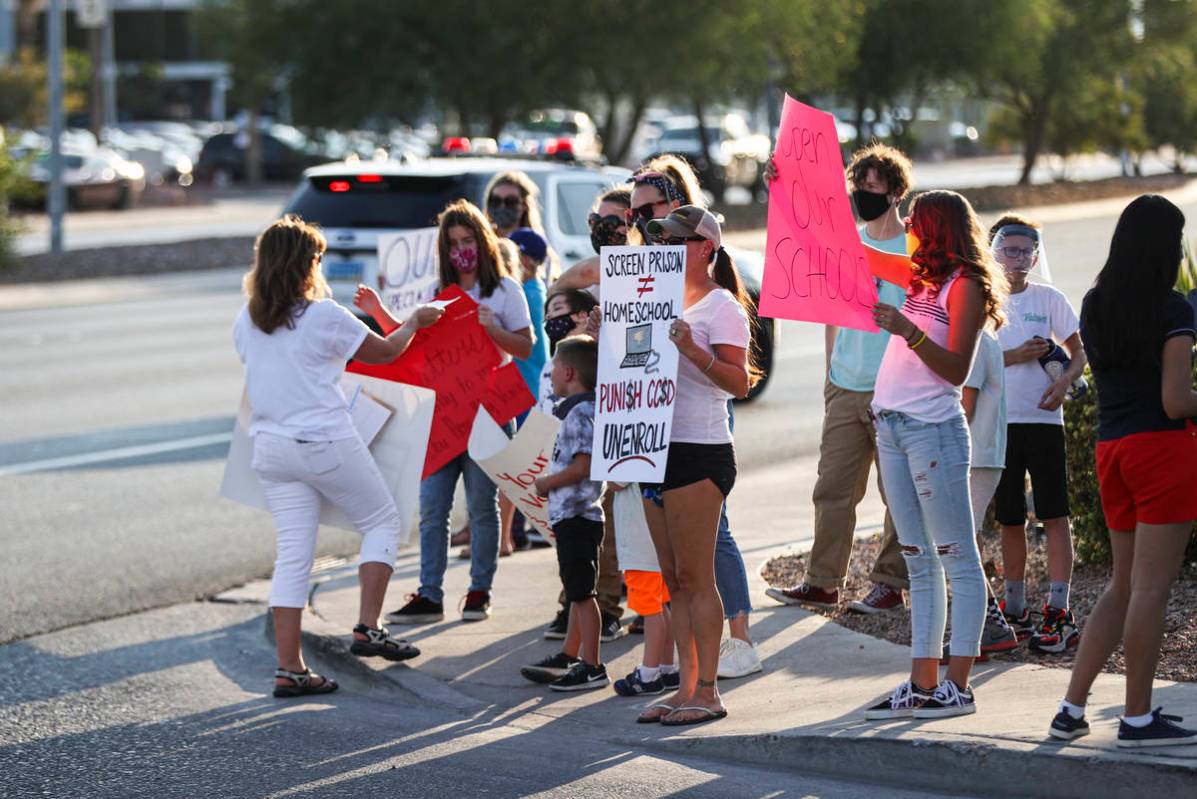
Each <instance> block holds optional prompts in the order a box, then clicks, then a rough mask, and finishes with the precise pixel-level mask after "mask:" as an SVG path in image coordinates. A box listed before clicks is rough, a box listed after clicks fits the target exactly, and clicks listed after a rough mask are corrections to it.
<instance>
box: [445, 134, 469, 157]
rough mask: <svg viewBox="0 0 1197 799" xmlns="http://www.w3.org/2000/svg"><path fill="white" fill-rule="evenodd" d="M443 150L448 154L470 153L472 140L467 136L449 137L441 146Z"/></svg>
mask: <svg viewBox="0 0 1197 799" xmlns="http://www.w3.org/2000/svg"><path fill="white" fill-rule="evenodd" d="M441 150H442V151H443V152H446V153H468V152H469V151H470V140H469V139H468V138H466V137H465V136H449V137H448V138H446V139H445V141H444V143H442V144H441Z"/></svg>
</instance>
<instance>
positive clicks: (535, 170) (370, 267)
mask: <svg viewBox="0 0 1197 799" xmlns="http://www.w3.org/2000/svg"><path fill="white" fill-rule="evenodd" d="M510 169H519V170H522V171H524V172H526V173H527V174H528V176H529V177H530V178H532V180H533V181H534V182H535V183H536V184H537V186H538V187H539V188H540V198H541V203H542V207H541V216H542V219H543V220H544V225H545V232H546V234H547V238H548V241H549V245H550V246H551V247H552V248H553V250H554V251H555V252H556V253H557V255H558V257H559V258H560V260H561V265H562V267H563V268H568V267H570V266H572V265H573V264H575V263H577V262H578V261H580V260H582V259H583V258H585V257H587V256H590V255H593V254H594V250H593V248H592V246H591V244H590V227H589V224H588V221H587V217H588V216H589V214H590V209H591V207H592V205H593V204H594V201H595V199H596V198H597V197H598V195H599V194H600V193H601V192H602V191H603V190H605V189H607V188H609V187H610V186H612V185H614V184H617V183H622V182H624V181H626V180H627V179H628V177H629V176H630V174H631V173H630V172H629V171H628V170H626V169H621V168H616V167H601V168H591V167H583V166H577V165H572V164H564V163H560V162H556V161H553V160H532V159H522V158H520V159H517V158H473V157H459V158H430V159H427V160H424V161H420V162H416V163H413V164H400V163H396V162H394V161H390V162H374V163H370V162H356V163H345V162H342V163H333V164H325V165H323V166H319V167H314V168H312V169H309V170H307V171H306V172H305V173H304V175H303V177H302V178H301V179H300V181H299V185H298V186H297V187H296V189H295V192H294V193H293V194H292V195H291V197H290V199H289V200H288V201H287V203H286V206H285V207H284V208H283V213H291V214H298V215H299V216H301V217H303V218H304V219H306V220H307V221H309V222H314V223H316V224H318V225H320V226H321V227H322V228H323V229H324V235H325V237H326V238H327V239H328V250H327V252H325V254H324V259H323V262H322V263H323V268H324V276H325V279H326V280H327V281H328V284H329V286H330V287H331V288H332V292H333V298H334V299H335V300H336V301H337V302H339V303H341V304H342V305H344V306H345V307H346V308H349V309H350V310H352V311H354V313H357V314H358V315H359V316H362V314H360V313H359V312H358V311H357V309H355V308H354V307H353V294H354V291H355V290H356V288H357V284H358V283H365V284H366V285H368V286H376V287H378V288H379V289H380V290H381V289H382V287H383V283H382V281H381V280H380V276H379V273H378V239H379V237H380V236H382V235H385V234H387V233H395V232H399V231H402V230H411V229H418V228H425V227H432V226H434V225H435V224H436V217H437V214H439V213H440V212H441V210H442V209H443V208H444V207H445V205H447V204H448V203H449V202H451V201H453V200H456V199H460V198H465V199H468V200H470V201H471V202H473V203H475V204H476V205H478V206H479V207H484V206H485V201H486V198H485V196H484V192H485V191H486V185H487V183H488V182H489V181H490V179H491V178H492V177H493V176H494V175H495V174H496V173H498V172H503V171H506V170H510ZM728 250H729V251H730V252H731V254H732V257H733V259H734V260H735V262H736V265H737V267H738V269H739V272H740V276H741V278H742V279H743V281H744V283H745V286H746V287H747V288H748V291H749V293H750V294H751V295H752V297H753V299H754V300H756V299H758V298H759V297H760V286H761V276H762V273H763V270H764V257H763V256H762V255H761V254H760V253H755V252H751V251H748V250H741V249H739V248H732V247H728ZM362 318H363V321H366V322H367V324H370V325H371V326H373V322H372V320H369V319H367V318H366V317H364V316H362ZM753 324H754V327H755V330H756V337H757V338H756V341H757V347H758V352H757V359H758V361H759V363H760V364H761V366H762V367H765V368H766V369H768V368H769V367H771V366H772V361H773V341H774V339H775V335H776V330H775V323H774V321H773V320H772V319H762V318H754V320H753ZM764 386H765V381H762V382H761V383H760V384H758V386H757V388H756V390H755V391H754V392H753V394H752V396H756V395H757V394H759V393H760V392H761V391H763V390H764Z"/></svg>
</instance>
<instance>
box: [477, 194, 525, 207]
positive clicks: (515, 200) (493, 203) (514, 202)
mask: <svg viewBox="0 0 1197 799" xmlns="http://www.w3.org/2000/svg"><path fill="white" fill-rule="evenodd" d="M523 202H524V200H523V198H522V197H520V196H519V195H516V194H510V195H508V196H506V197H500V196H499V195H497V194H492V195H491V196H490V199H489V200H487V201H486V204H487V205H488V206H490V207H491V208H502V207H503V206H504V205H505V206H507V207H508V208H519V207H520V204H521V203H523Z"/></svg>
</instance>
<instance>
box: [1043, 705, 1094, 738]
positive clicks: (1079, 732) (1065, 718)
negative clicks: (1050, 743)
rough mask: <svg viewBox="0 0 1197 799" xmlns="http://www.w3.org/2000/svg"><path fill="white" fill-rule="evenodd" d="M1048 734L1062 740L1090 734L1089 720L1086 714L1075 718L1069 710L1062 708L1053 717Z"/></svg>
mask: <svg viewBox="0 0 1197 799" xmlns="http://www.w3.org/2000/svg"><path fill="white" fill-rule="evenodd" d="M1047 734H1048V735H1050V736H1051V737H1053V738H1059V739H1060V740H1061V741H1071V740H1072V739H1073V738H1080V737H1082V736H1085V735H1088V734H1089V722H1087V721H1085V717H1084V716H1081V717H1080V718H1079V719H1074V718H1073V717H1072V714H1071V713H1069V712H1068V711H1067V710H1061V711H1060V712H1059V713H1057V714H1056V717H1055V718H1054V719H1052V726H1051V728H1049V729H1048V731H1047Z"/></svg>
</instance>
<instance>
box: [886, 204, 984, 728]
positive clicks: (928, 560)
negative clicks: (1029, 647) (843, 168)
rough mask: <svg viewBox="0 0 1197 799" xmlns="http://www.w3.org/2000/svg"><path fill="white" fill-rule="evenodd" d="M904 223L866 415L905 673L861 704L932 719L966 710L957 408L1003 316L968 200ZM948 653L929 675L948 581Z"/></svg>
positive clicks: (962, 461)
mask: <svg viewBox="0 0 1197 799" xmlns="http://www.w3.org/2000/svg"><path fill="white" fill-rule="evenodd" d="M909 224H910V227H911V230H912V232H913V233H914V235H915V236H917V237H918V239H919V242H920V243H919V247H918V249H917V250H916V251H915V252H914V254H913V255H912V256H911V260H913V262H914V279H913V280H912V282H911V284H910V288H909V290H908V292H907V299H906V303H905V305H904V306H903V307H902V310H898V309H897V308H895V307H894V306H893V305H890V304H888V303H881V302H879V303H877V305H875V306H874V308H873V319H874V321H875V322H876V323H877V325H878V327H880V328H882V329H883V330H886V331H888V332H889V333H891V334H893V335H892V336H891V337H890V340H889V344H888V345H887V346H886V350H885V357H884V358H883V359H882V361H881V369H880V371H879V372H878V374H877V388H876V392H875V394H874V396H873V405H872V411H871V412H872V415H873V417H874V421H875V424H876V426H877V452H878V459H879V462H880V468H881V479H882V482H883V483H884V484H885V493H886V497H887V499H888V501H889V509H890V513H892V514H893V518H894V522H895V524H896V526H897V528H898V542H899V543H900V544H901V547H902V555H903V556H904V557H905V559H906V564H907V567H908V569H909V571H910V627H911V656H912V663H911V670H910V679H909V680H907V681H905V682H903V683H902V684H901V685H899V686H898V687H897V688H896V689H895V690H894V692H893V693H892V694H891V695H890V696H889V697H888V698H886V699H884V700H883V701H881V702H879V703H878V704H876V705H874V706H873V707H870V708H869V709H868V710H867V711H866V713H865V717H866V718H869V719H890V718H906V717H911V716H913V717H914V718H939V717H946V716H959V715H964V714H967V713H974V712H976V703H975V701H974V698H973V691H972V688H971V686H969V684H968V677H969V673H970V671H971V670H972V666H973V661H974V659H975V658H976V657H977V655H978V654H980V643H981V630H982V626H983V625H984V622H985V598H986V594H985V573H984V571H983V570H982V568H981V557H980V553H979V552H978V550H977V541H976V538H975V536H974V535H973V529H974V528H973V514H972V506H971V503H970V499H969V474H968V473H969V463H970V445H969V431H968V424H967V422H966V421H965V416H964V410H963V408H962V406H961V393H962V392H961V385H963V383H964V382H965V380H966V379H967V378H968V374H969V371H970V368H971V366H972V361H973V354H974V352H975V351H976V347H977V339H978V336H979V335H980V333H981V328H982V327H983V325H984V323H985V322H986V320H987V319H988V320H989V321H991V322H992V323H993V325H994V326H995V327H1000V326H1001V325H1002V324H1003V322H1004V321H1005V319H1004V315H1003V313H1002V310H1001V309H1002V303H1003V302H1005V299H1006V281H1005V278H1004V277H1003V276H1002V272H1001V269H1000V267H999V266H998V265H997V263H996V262H995V261H994V260H993V256H992V255H991V254H990V252H989V247H988V246H987V243H986V240H985V236H984V234H983V233H982V232H981V229H980V226H979V224H978V223H977V218H976V215H975V214H974V213H973V209H972V206H970V205H969V203H968V200H966V199H964V198H963V197H962V196H960V195H959V194H957V193H955V192H951V191H929V192H926V193H924V194H921V195H919V196H918V197H917V198H916V199H915V201H914V206H913V209H912V211H911V217H910V223H909ZM945 572H946V574H947V578H948V579H949V580H951V583H952V640H951V644H950V652H951V657H950V659H949V662H948V672H947V676H946V678H945V679H944V680H943V681H942V682H941V681H940V680H939V661H940V657H941V655H942V654H943V634H944V626H945V624H946V621H947V604H948V600H947V589H946V586H945V584H944V575H945Z"/></svg>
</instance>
